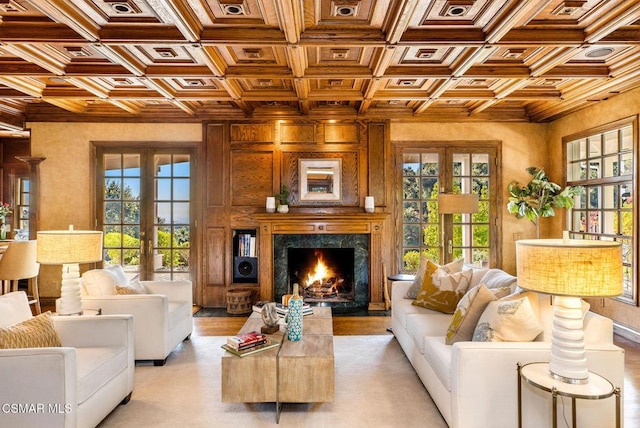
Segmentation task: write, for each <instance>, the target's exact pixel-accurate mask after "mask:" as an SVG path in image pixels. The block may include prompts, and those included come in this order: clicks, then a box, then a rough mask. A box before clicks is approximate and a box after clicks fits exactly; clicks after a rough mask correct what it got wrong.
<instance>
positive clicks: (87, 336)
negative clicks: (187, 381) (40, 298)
mask: <svg viewBox="0 0 640 428" xmlns="http://www.w3.org/2000/svg"><path fill="white" fill-rule="evenodd" d="M42 316H45V315H42ZM31 318H32V316H31V309H30V308H29V303H28V300H27V296H26V294H25V293H24V292H23V291H17V292H13V293H9V294H6V295H3V296H0V327H10V326H13V325H15V324H18V323H20V322H22V321H25V320H29V319H31ZM52 321H53V323H54V326H55V327H54V328H55V331H56V333H57V336H58V338H59V340H60V343H61V344H62V347H42V348H15V349H0V379H2V381H1V383H2V387H0V406H2V408H0V426H6V427H10V426H11V427H22V428H26V427H44V426H47V427H65V428H85V427H87V428H91V427H95V426H96V425H98V424H99V423H100V421H102V419H104V418H105V417H106V416H107V415H108V414H109V413H110V412H111V411H113V409H114V408H115V407H117V406H118V404H120V403H122V404H126V403H127V402H128V401H129V399H130V397H131V393H132V391H133V381H134V369H135V363H134V356H133V317H132V316H131V315H110V316H86V317H81V316H54V317H52Z"/></svg>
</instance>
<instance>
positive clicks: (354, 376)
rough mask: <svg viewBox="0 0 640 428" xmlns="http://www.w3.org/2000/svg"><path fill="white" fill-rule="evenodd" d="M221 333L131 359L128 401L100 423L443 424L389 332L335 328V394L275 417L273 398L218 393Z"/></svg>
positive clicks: (432, 427)
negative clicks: (136, 361)
mask: <svg viewBox="0 0 640 428" xmlns="http://www.w3.org/2000/svg"><path fill="white" fill-rule="evenodd" d="M224 340H225V338H223V337H210V336H209V337H198V336H193V337H192V340H191V341H188V342H184V343H183V344H182V345H179V347H178V348H176V350H174V351H173V353H172V354H171V355H170V356H169V359H168V360H167V364H166V365H165V366H164V367H153V366H152V365H146V364H145V365H137V366H136V381H135V389H134V391H133V397H132V398H131V401H130V402H129V404H127V405H125V406H118V408H116V409H115V410H114V411H113V412H112V413H111V414H110V415H109V416H108V417H107V418H106V419H105V420H104V421H103V422H102V423H101V424H100V428H107V427H136V428H137V427H154V428H160V427H180V428H187V427H227V426H228V427H234V428H235V427H252V428H253V427H263V426H271V427H276V426H280V427H327V428H328V427H350V428H351V427H356V428H359V427H363V428H364V427H367V428H371V427H385V428H387V427H402V428H404V427H407V426H421V427H429V428H438V427H443V428H446V424H445V422H444V420H443V419H442V417H441V416H440V413H438V410H437V409H436V407H435V405H434V404H433V402H432V401H431V398H430V397H429V394H428V393H427V391H426V390H425V389H424V387H423V385H422V383H421V382H420V381H419V379H418V377H417V375H416V374H415V372H414V371H413V368H412V367H411V365H410V364H409V362H408V361H407V359H406V357H405V356H404V353H403V352H402V350H401V349H400V345H399V344H398V342H397V341H396V340H395V338H394V337H393V336H391V335H384V336H336V337H335V338H334V350H335V369H336V384H335V401H334V402H333V403H322V404H318V403H317V404H285V405H284V407H283V410H282V413H281V416H280V424H279V425H276V417H275V404H273V403H265V404H229V403H222V402H221V400H220V356H221V355H222V353H223V352H224V350H222V349H221V348H220V345H221V344H222V343H224Z"/></svg>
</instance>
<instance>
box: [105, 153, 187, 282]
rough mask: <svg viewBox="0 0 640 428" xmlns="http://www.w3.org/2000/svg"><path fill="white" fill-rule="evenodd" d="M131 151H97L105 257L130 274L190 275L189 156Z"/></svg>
mask: <svg viewBox="0 0 640 428" xmlns="http://www.w3.org/2000/svg"><path fill="white" fill-rule="evenodd" d="M130 151H131V152H135V153H123V152H122V150H119V149H107V148H104V149H101V150H99V151H98V153H99V154H98V155H99V157H98V159H99V160H100V162H99V166H100V168H99V171H98V176H99V177H100V181H99V183H100V185H101V186H102V189H99V192H98V194H101V195H102V197H101V198H100V199H99V200H98V205H99V207H98V212H99V213H100V214H101V215H100V217H101V218H99V219H98V223H99V225H100V226H101V227H102V230H103V231H104V252H105V256H104V257H105V261H106V263H108V264H121V265H122V266H123V267H124V269H125V272H126V273H127V275H128V277H130V278H133V277H135V276H139V278H140V279H146V280H171V279H190V278H191V273H190V271H191V266H190V259H191V242H190V240H191V228H192V226H191V225H192V220H191V218H192V214H193V213H192V208H191V201H192V199H193V198H192V192H193V185H192V172H193V168H192V165H191V162H192V161H193V156H192V155H191V153H190V152H188V153H179V152H178V153H174V152H170V153H166V150H162V153H159V152H160V151H161V150H160V149H157V150H154V149H131V150H130Z"/></svg>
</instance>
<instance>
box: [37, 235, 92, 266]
mask: <svg viewBox="0 0 640 428" xmlns="http://www.w3.org/2000/svg"><path fill="white" fill-rule="evenodd" d="M37 258H38V262H39V263H40V264H43V265H59V264H65V263H92V262H98V261H100V260H102V232H100V231H95V230H47V231H41V232H38V255H37Z"/></svg>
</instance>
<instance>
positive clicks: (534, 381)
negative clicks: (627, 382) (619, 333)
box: [518, 363, 620, 428]
mask: <svg viewBox="0 0 640 428" xmlns="http://www.w3.org/2000/svg"><path fill="white" fill-rule="evenodd" d="M522 380H524V381H525V382H526V383H528V384H529V385H531V386H533V387H535V388H538V389H540V390H542V391H546V392H550V393H551V397H552V413H553V422H552V426H553V428H557V426H558V395H561V396H563V397H569V398H571V419H572V422H573V425H572V426H573V428H576V426H577V425H576V424H577V422H576V400H577V399H581V400H603V399H605V398H609V397H611V396H612V395H615V396H616V425H615V426H616V428H620V388H618V387H615V386H613V384H612V383H611V382H610V381H609V380H607V379H606V378H604V377H602V376H600V375H598V374H596V373H593V372H589V382H588V383H585V384H571V383H566V382H562V381H559V380H557V379H554V378H553V377H551V376H550V374H549V363H529V364H524V365H521V364H520V363H518V427H519V428H522Z"/></svg>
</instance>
